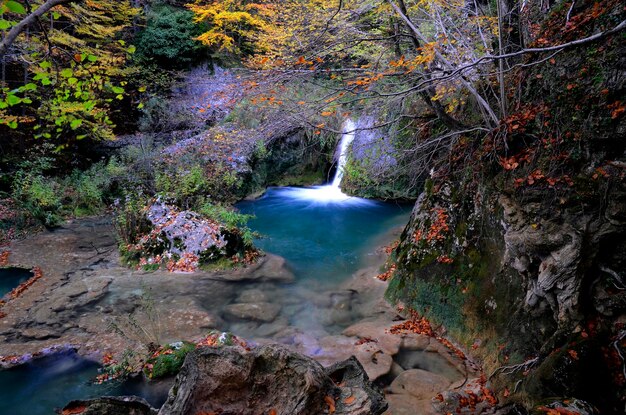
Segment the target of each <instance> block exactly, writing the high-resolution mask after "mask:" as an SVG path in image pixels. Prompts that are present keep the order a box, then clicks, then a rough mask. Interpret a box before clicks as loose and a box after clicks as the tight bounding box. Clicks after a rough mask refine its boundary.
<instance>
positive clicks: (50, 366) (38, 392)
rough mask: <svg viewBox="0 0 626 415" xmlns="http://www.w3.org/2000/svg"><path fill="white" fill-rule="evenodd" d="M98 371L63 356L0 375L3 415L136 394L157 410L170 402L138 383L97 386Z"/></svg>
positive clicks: (28, 414) (32, 414) (35, 414)
mask: <svg viewBox="0 0 626 415" xmlns="http://www.w3.org/2000/svg"><path fill="white" fill-rule="evenodd" d="M98 367H99V366H98V364H97V363H94V362H92V361H89V360H86V359H83V358H81V357H80V356H78V355H76V354H75V353H74V352H63V353H57V354H54V355H50V356H46V357H43V358H41V359H37V360H35V361H32V362H30V363H27V364H25V365H22V366H20V367H17V368H13V369H8V370H3V371H0V414H12V415H44V414H46V415H48V414H52V413H53V410H54V408H61V407H63V406H65V404H67V403H68V402H69V401H71V400H73V399H88V398H95V397H98V396H104V395H109V396H121V395H130V394H135V395H138V396H141V397H143V398H145V399H146V400H148V402H150V403H151V404H152V405H156V406H157V407H158V406H161V405H162V404H163V402H165V399H166V398H167V395H164V394H163V388H161V389H158V388H147V387H146V386H145V383H143V382H138V381H134V382H133V381H129V382H126V383H116V382H109V383H106V384H103V385H96V384H94V383H93V380H94V379H95V377H96V375H97V374H98ZM165 393H167V391H165Z"/></svg>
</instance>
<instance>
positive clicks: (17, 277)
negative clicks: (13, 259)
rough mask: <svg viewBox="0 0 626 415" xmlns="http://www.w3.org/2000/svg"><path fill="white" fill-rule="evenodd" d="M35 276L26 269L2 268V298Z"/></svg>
mask: <svg viewBox="0 0 626 415" xmlns="http://www.w3.org/2000/svg"><path fill="white" fill-rule="evenodd" d="M32 276H33V273H32V272H31V271H30V270H27V269H24V268H0V298H2V296H4V295H5V294H7V293H9V292H11V290H12V289H13V288H15V287H17V286H18V285H20V284H21V283H23V282H24V281H26V280H28V279H29V278H30V277H32Z"/></svg>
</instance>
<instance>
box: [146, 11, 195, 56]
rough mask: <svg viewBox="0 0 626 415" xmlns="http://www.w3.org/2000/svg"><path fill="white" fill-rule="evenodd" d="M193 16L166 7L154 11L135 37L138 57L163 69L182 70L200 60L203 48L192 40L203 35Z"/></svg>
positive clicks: (188, 12) (187, 12)
mask: <svg viewBox="0 0 626 415" xmlns="http://www.w3.org/2000/svg"><path fill="white" fill-rule="evenodd" d="M193 17H194V15H193V13H192V12H191V11H189V10H180V9H174V8H172V7H169V6H164V5H163V6H157V7H154V8H153V9H152V10H151V11H150V12H149V13H148V15H147V25H146V28H145V29H144V30H143V31H142V32H141V33H139V35H138V36H137V55H138V56H139V57H140V58H145V59H148V60H152V61H154V62H156V63H158V64H159V65H161V66H164V67H170V68H172V67H174V68H184V67H187V66H189V65H190V64H192V63H193V62H197V61H198V60H200V59H201V58H202V53H201V52H202V51H203V47H202V45H200V44H199V43H198V42H197V41H196V40H194V38H197V37H198V36H200V35H201V34H202V28H201V26H200V25H194V23H193Z"/></svg>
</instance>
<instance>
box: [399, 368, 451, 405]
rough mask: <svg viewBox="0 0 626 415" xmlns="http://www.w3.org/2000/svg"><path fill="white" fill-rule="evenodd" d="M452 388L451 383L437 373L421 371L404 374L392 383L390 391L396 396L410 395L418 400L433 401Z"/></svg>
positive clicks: (414, 370) (415, 370)
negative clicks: (432, 399) (437, 395)
mask: <svg viewBox="0 0 626 415" xmlns="http://www.w3.org/2000/svg"><path fill="white" fill-rule="evenodd" d="M448 386H450V381H449V380H448V379H446V378H445V377H443V376H441V375H438V374H436V373H432V372H427V371H426V370H421V369H411V370H406V371H404V372H402V373H401V374H400V375H399V376H398V377H397V378H395V379H394V381H393V382H392V383H391V386H390V388H389V391H390V392H391V393H395V394H408V395H412V396H414V397H416V398H418V399H431V398H432V397H433V396H435V395H436V394H437V393H439V392H441V391H443V390H445V389H446V388H447V387H448Z"/></svg>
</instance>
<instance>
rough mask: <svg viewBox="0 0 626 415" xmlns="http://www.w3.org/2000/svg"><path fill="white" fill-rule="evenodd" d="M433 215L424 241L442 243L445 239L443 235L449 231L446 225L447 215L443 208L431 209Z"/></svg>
mask: <svg viewBox="0 0 626 415" xmlns="http://www.w3.org/2000/svg"><path fill="white" fill-rule="evenodd" d="M433 212H434V213H435V220H434V222H433V224H432V225H430V228H429V229H428V233H427V234H426V240H427V241H428V242H431V241H443V240H444V239H446V237H445V235H444V234H445V233H446V232H448V231H449V230H450V226H449V225H448V218H449V216H448V213H447V212H446V211H445V209H443V208H437V209H433Z"/></svg>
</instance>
